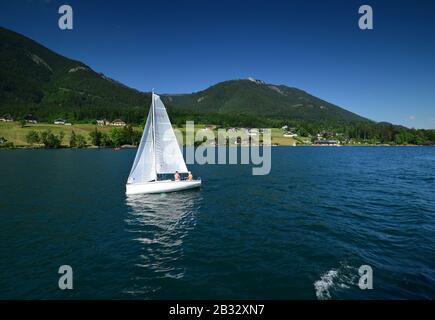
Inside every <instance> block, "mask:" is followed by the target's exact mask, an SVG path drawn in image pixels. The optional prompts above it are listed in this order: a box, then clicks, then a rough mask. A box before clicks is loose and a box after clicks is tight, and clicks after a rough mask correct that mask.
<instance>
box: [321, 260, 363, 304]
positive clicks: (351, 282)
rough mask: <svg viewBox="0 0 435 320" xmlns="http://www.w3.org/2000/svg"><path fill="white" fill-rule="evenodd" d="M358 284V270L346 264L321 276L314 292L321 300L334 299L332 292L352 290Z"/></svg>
mask: <svg viewBox="0 0 435 320" xmlns="http://www.w3.org/2000/svg"><path fill="white" fill-rule="evenodd" d="M357 283H358V270H357V269H356V268H354V267H351V266H349V265H347V264H346V263H344V262H341V263H340V266H339V267H338V268H336V269H331V270H329V271H327V272H325V273H323V274H322V275H321V276H320V280H317V281H315V282H314V290H315V291H316V297H317V299H319V300H328V299H331V298H332V290H333V289H336V290H338V291H342V290H347V289H350V288H351V287H352V286H355V285H357Z"/></svg>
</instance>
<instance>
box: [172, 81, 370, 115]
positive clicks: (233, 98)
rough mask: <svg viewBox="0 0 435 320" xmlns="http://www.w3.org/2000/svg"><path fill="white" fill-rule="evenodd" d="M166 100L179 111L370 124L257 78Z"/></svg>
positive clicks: (334, 106) (326, 103)
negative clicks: (179, 109)
mask: <svg viewBox="0 0 435 320" xmlns="http://www.w3.org/2000/svg"><path fill="white" fill-rule="evenodd" d="M164 100H165V102H166V103H167V104H168V105H171V106H174V107H175V108H182V109H186V110H191V111H193V112H215V113H221V114H238V113H241V114H247V115H251V116H260V117H268V118H271V119H292V120H307V121H316V120H321V121H344V122H350V121H369V120H368V119H366V118H363V117H361V116H359V115H357V114H355V113H352V112H350V111H347V110H345V109H343V108H340V107H338V106H336V105H334V104H332V103H329V102H327V101H324V100H322V99H319V98H317V97H315V96H313V95H310V94H308V93H307V92H305V91H303V90H300V89H297V88H291V87H287V86H285V85H274V84H268V83H266V82H264V81H261V80H256V79H253V78H248V79H246V80H230V81H224V82H221V83H218V84H216V85H214V86H211V87H209V88H207V89H205V90H203V91H199V92H195V93H191V94H176V95H170V94H169V95H164Z"/></svg>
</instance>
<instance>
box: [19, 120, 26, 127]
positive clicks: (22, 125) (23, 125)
mask: <svg viewBox="0 0 435 320" xmlns="http://www.w3.org/2000/svg"><path fill="white" fill-rule="evenodd" d="M19 124H20V127H21V128H24V127H25V126H26V120H24V119H21V120H20V121H19Z"/></svg>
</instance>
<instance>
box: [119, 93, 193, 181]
mask: <svg viewBox="0 0 435 320" xmlns="http://www.w3.org/2000/svg"><path fill="white" fill-rule="evenodd" d="M175 171H178V172H179V173H186V172H188V171H187V167H186V163H185V162H184V159H183V154H182V152H181V150H180V147H179V145H178V142H177V138H176V136H175V133H174V130H173V129H172V125H171V122H170V121H169V117H168V113H167V112H166V108H165V106H164V104H163V102H162V101H161V99H160V96H158V95H156V94H154V93H153V94H152V102H151V107H150V111H149V113H148V118H147V122H146V124H145V128H144V131H143V134H142V138H141V140H140V144H139V148H138V150H137V153H136V157H135V159H134V162H133V166H132V168H131V171H130V175H129V177H128V180H127V183H144V182H149V181H153V180H157V174H168V173H174V172H175Z"/></svg>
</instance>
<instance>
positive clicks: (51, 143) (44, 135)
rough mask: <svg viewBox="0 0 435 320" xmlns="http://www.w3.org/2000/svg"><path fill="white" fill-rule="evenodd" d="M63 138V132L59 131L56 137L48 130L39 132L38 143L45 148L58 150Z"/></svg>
mask: <svg viewBox="0 0 435 320" xmlns="http://www.w3.org/2000/svg"><path fill="white" fill-rule="evenodd" d="M63 137H64V133H63V131H61V132H60V133H59V135H56V134H54V133H52V132H51V130H50V129H48V130H44V131H42V132H41V136H40V141H41V142H42V143H43V144H44V146H45V147H46V148H60V146H61V144H62V139H63Z"/></svg>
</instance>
